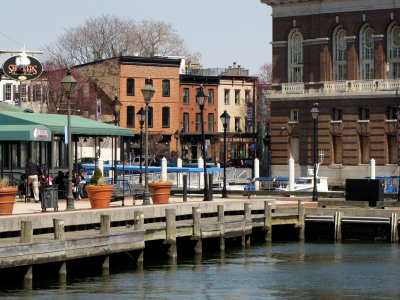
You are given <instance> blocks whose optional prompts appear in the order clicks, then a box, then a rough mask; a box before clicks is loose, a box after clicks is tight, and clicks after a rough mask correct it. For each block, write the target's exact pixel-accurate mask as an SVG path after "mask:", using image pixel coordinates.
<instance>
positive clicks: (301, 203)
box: [298, 200, 306, 242]
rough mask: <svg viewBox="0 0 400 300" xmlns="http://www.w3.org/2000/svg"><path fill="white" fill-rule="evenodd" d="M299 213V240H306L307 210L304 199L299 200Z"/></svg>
mask: <svg viewBox="0 0 400 300" xmlns="http://www.w3.org/2000/svg"><path fill="white" fill-rule="evenodd" d="M298 214H299V223H298V227H299V241H300V242H303V241H304V240H305V227H306V225H305V215H306V210H305V207H304V201H302V200H299V201H298Z"/></svg>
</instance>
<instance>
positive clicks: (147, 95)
mask: <svg viewBox="0 0 400 300" xmlns="http://www.w3.org/2000/svg"><path fill="white" fill-rule="evenodd" d="M141 91H142V94H143V98H144V102H145V103H146V106H145V121H144V124H145V125H144V132H145V133H144V135H145V139H144V159H145V164H144V193H143V204H144V205H149V204H150V199H149V104H150V101H151V98H152V97H153V95H154V93H155V90H154V88H153V80H152V79H151V78H147V79H146V80H145V85H144V86H143V87H142V90H141ZM140 163H142V162H140Z"/></svg>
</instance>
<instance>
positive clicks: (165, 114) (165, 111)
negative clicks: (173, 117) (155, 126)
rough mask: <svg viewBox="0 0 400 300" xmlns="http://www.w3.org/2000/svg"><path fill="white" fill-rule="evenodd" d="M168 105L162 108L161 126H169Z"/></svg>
mask: <svg viewBox="0 0 400 300" xmlns="http://www.w3.org/2000/svg"><path fill="white" fill-rule="evenodd" d="M169 122H170V121H169V107H163V108H162V127H163V128H169Z"/></svg>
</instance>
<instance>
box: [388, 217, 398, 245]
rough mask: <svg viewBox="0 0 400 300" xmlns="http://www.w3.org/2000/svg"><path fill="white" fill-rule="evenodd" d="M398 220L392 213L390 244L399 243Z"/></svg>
mask: <svg viewBox="0 0 400 300" xmlns="http://www.w3.org/2000/svg"><path fill="white" fill-rule="evenodd" d="M398 226H399V220H398V218H397V213H392V214H391V216H390V229H391V230H390V242H392V243H397V242H398V241H399V234H398Z"/></svg>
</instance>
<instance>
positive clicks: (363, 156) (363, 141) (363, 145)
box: [360, 135, 370, 164]
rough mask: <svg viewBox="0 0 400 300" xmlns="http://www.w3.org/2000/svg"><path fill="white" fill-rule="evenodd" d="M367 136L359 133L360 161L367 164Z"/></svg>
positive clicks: (368, 158)
mask: <svg viewBox="0 0 400 300" xmlns="http://www.w3.org/2000/svg"><path fill="white" fill-rule="evenodd" d="M369 160H370V157H369V136H364V135H360V163H362V164H369Z"/></svg>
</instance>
